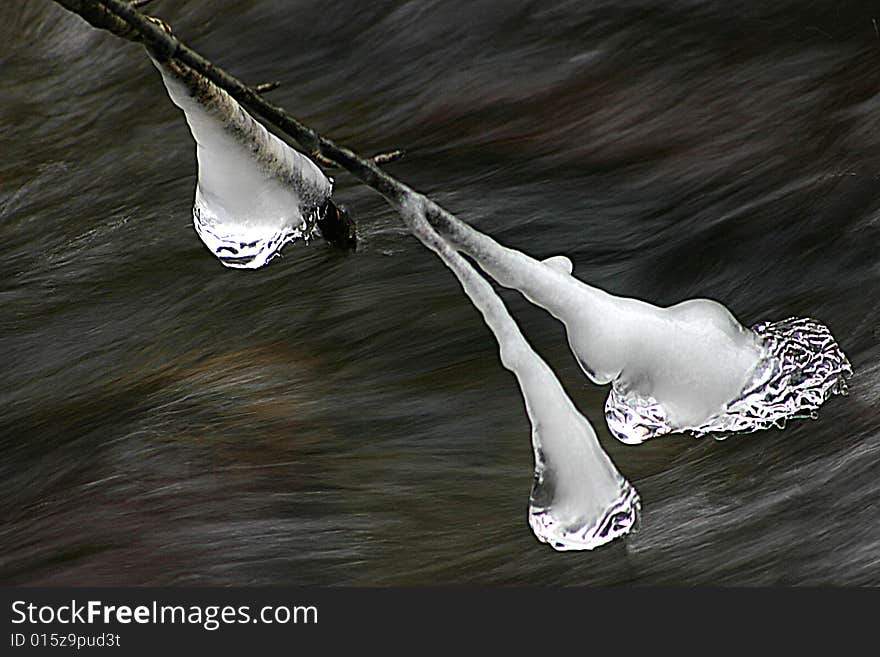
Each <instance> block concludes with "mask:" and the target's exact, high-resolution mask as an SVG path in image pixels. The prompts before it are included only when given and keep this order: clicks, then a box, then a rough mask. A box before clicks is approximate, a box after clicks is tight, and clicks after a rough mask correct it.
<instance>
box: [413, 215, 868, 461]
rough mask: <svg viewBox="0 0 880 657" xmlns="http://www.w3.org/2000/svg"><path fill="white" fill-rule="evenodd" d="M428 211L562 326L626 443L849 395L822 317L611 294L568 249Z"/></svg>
mask: <svg viewBox="0 0 880 657" xmlns="http://www.w3.org/2000/svg"><path fill="white" fill-rule="evenodd" d="M431 209H432V212H431V213H429V215H430V216H431V217H432V221H434V222H436V223H437V224H439V226H438V229H439V230H440V231H441V232H442V233H443V234H444V235H446V236H447V237H448V238H449V239H450V240H451V241H452V243H453V246H455V247H456V248H458V249H460V250H461V251H463V252H465V253H467V254H468V255H470V256H471V257H473V258H474V260H476V262H477V263H478V264H479V265H480V267H481V268H483V269H484V270H485V271H486V272H487V273H488V274H489V275H490V276H492V277H493V278H494V279H495V280H496V281H498V283H500V284H501V285H503V286H505V287H510V288H514V289H517V290H519V291H520V292H522V294H524V295H525V296H526V297H527V298H528V299H529V300H530V301H532V302H533V303H535V304H536V305H538V306H541V307H542V308H544V309H546V310H548V311H549V312H550V313H551V314H552V315H553V316H555V317H556V318H557V319H559V320H560V321H562V322H563V324H565V327H566V331H567V333H568V340H569V344H570V346H571V349H572V351H573V353H574V355H575V357H576V358H577V360H578V362H579V363H580V366H581V368H582V369H583V371H584V372H585V373H586V374H587V376H588V377H589V378H590V379H591V380H592V381H593V382H594V383H597V384H606V383H611V384H612V389H611V392H610V394H609V396H608V400H607V403H606V407H605V411H606V419H607V421H608V426H609V428H610V429H611V431H612V433H613V434H614V435H615V436H616V437H617V438H618V439H619V440H621V441H623V442H625V443H629V444H636V443H640V442H643V441H645V440H647V439H649V438H653V437H656V436H659V435H663V434H666V433H670V432H673V431H689V432H692V433H694V434H695V435H704V434H707V433H721V434H725V433H731V432H747V431H757V430H759V429H765V428H768V427H771V426H783V425H784V423H785V420H786V419H788V418H793V417H805V416H807V417H812V416H813V415H814V414H815V411H816V410H817V409H818V408H819V406H820V405H821V404H822V403H824V401H825V400H827V399H828V397H829V396H831V395H832V394H835V393H837V394H844V393H845V391H846V379H847V378H848V377H849V376H851V375H852V369H851V367H850V364H849V362H848V361H847V359H846V356H845V355H844V354H843V352H842V351H841V350H840V348H839V346H838V345H837V343H836V342H835V341H834V338H833V337H832V336H831V333H830V332H829V331H828V329H827V327H825V326H823V325H822V324H820V323H818V322H816V321H814V320H811V319H802V320H786V322H780V323H776V324H761V325H758V326H756V327H755V328H754V329H753V330H750V329H747V328H745V327H744V326H742V325H741V324H740V323H739V322H738V321H737V320H736V318H735V317H734V316H733V315H732V314H731V313H730V311H729V310H727V308H725V307H724V306H723V305H721V304H720V303H718V302H717V301H712V300H709V299H692V300H689V301H684V302H682V303H679V304H677V305H674V306H671V307H668V308H660V307H657V306H653V305H651V304H649V303H646V302H644V301H640V300H638V299H631V298H625V297H615V296H613V295H611V294H608V293H607V292H604V291H603V290H600V289H598V288H595V287H592V286H590V285H587V284H586V283H584V282H583V281H581V280H579V279H577V278H575V277H574V276H572V275H571V271H572V269H571V263H570V261H567V259H566V258H564V257H563V256H555V257H553V258H550V259H548V260H547V261H544V262H539V261H537V260H535V259H533V258H531V257H529V256H527V255H526V254H524V253H521V252H519V251H516V250H513V249H509V248H506V247H504V246H501V245H500V244H498V243H497V242H496V241H495V240H493V239H492V238H490V237H488V236H486V235H484V234H482V233H480V232H479V231H477V230H475V229H473V228H471V227H470V226H468V225H467V224H465V223H463V222H461V221H460V220H458V219H457V218H455V217H454V216H453V215H450V214H449V213H447V212H445V211H443V210H441V209H440V208H438V207H437V206H433V207H432V208H431Z"/></svg>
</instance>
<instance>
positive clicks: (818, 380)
mask: <svg viewBox="0 0 880 657" xmlns="http://www.w3.org/2000/svg"><path fill="white" fill-rule="evenodd" d="M752 330H753V331H754V332H755V334H756V335H757V336H758V337H759V338H760V339H761V340H762V341H763V346H764V353H763V357H762V359H761V361H760V363H759V364H758V367H757V368H756V370H755V372H754V374H753V376H752V377H751V379H750V381H749V382H748V383H747V384H746V386H745V387H744V388H743V390H742V391H741V393H740V394H739V395H738V396H737V397H736V399H734V400H732V401H731V402H729V403H727V404H725V405H724V407H723V408H722V409H721V411H720V412H719V413H717V414H715V415H713V416H712V417H711V418H709V419H708V420H706V421H705V422H703V423H701V424H699V425H696V426H677V425H675V424H673V423H672V422H670V421H669V418H668V417H667V416H666V413H665V411H664V409H663V407H662V405H661V404H659V403H658V402H657V400H656V399H653V398H651V397H643V396H640V395H627V394H625V393H621V392H619V391H618V390H617V388H616V387H612V390H611V393H610V394H609V395H608V399H607V401H606V403H605V418H606V420H607V422H608V427H609V429H611V433H612V434H614V435H615V436H616V437H617V438H618V439H619V440H621V441H623V442H625V443H630V444H637V443H641V442H644V441H645V440H648V439H650V438H656V437H657V436H662V435H664V434H667V433H671V432H673V431H685V432H688V433H691V434H693V435H694V436H697V437H700V436H704V435H706V434H715V436H716V438H724V437H726V436H728V435H730V434H734V433H749V432H753V431H759V430H762V429H770V428H778V429H782V428H784V427H785V424H786V422H787V421H788V420H790V419H795V418H814V419H815V418H816V417H817V411H818V410H819V407H820V406H821V405H822V404H823V403H825V401H827V400H828V398H829V397H831V395H834V394H838V395H845V394H846V380H847V379H848V378H849V377H850V376H852V367H851V366H850V363H849V361H848V360H847V358H846V356H845V355H844V353H843V351H841V349H840V347H839V346H838V344H837V342H836V341H835V339H834V337H833V336H832V335H831V332H830V331H829V330H828V327H826V326H824V325H823V324H820V323H818V322H816V321H815V320H812V319H809V318H790V319H786V320H783V321H780V322H762V323H761V324H757V325H755V326H754V327H752Z"/></svg>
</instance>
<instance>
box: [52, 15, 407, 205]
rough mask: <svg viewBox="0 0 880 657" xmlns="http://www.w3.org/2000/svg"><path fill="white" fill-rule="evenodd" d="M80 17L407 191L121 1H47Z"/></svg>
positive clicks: (395, 191) (385, 187)
mask: <svg viewBox="0 0 880 657" xmlns="http://www.w3.org/2000/svg"><path fill="white" fill-rule="evenodd" d="M53 2H56V3H58V4H60V5H61V6H63V7H65V8H66V9H69V10H70V11H72V12H74V13H76V14H78V15H80V16H81V17H83V18H84V19H86V20H87V21H88V22H89V23H90V24H91V25H93V26H94V27H98V28H101V29H105V30H108V31H110V32H112V33H113V34H115V35H116V36H119V37H122V38H123V39H127V40H128V41H133V42H135V43H140V44H142V45H144V46H145V47H146V48H147V49H148V50H149V51H150V53H151V54H152V56H153V57H154V59H157V60H158V61H160V62H162V61H164V60H167V59H172V58H173V59H175V60H177V61H179V62H181V63H183V64H186V65H187V66H189V67H190V68H192V69H193V70H194V71H197V72H198V73H200V74H201V75H204V76H205V77H206V78H207V79H209V80H210V81H211V82H213V83H214V84H216V85H217V86H218V87H220V88H221V89H223V90H224V91H226V92H227V93H228V94H229V95H230V96H232V97H233V98H234V99H235V100H237V101H238V102H239V103H241V104H242V105H244V106H245V107H246V108H248V109H249V110H251V111H253V112H255V113H257V114H259V115H260V116H261V117H262V118H263V119H264V120H265V121H266V122H268V123H271V124H272V125H273V126H275V127H276V128H278V130H280V131H281V132H283V133H284V134H286V135H287V136H288V137H290V138H292V139H294V140H295V141H296V142H297V143H299V144H300V145H301V146H302V147H303V149H304V150H305V151H306V152H309V153H313V152H314V153H319V154H320V155H321V156H322V157H323V158H326V159H327V160H330V161H333V162H335V163H336V164H338V165H339V166H340V167H342V168H343V169H346V170H347V171H349V173H351V174H352V175H353V176H355V177H356V178H357V179H358V180H360V181H361V182H363V183H364V184H366V185H368V186H369V187H372V188H373V189H375V190H376V191H378V192H379V193H380V194H382V195H383V196H385V197H386V198H388V199H390V200H397V199H399V198H401V196H402V195H403V194H406V193H409V192H412V190H410V189H409V188H408V187H406V186H405V185H404V184H403V183H401V182H399V181H398V180H396V179H394V178H392V177H391V176H389V175H388V174H386V173H385V172H384V171H382V169H380V168H379V165H378V164H377V163H376V162H375V161H373V160H371V159H368V158H362V157H360V156H358V155H357V154H356V153H354V152H353V151H351V150H350V149H348V148H344V147H341V146H338V145H337V144H335V143H334V142H332V141H331V140H329V139H327V138H325V137H322V136H321V135H319V134H318V133H317V132H316V131H315V130H313V129H312V128H310V127H308V126H307V125H305V124H303V123H301V122H300V121H298V120H297V119H296V118H294V117H293V116H291V115H290V114H289V113H288V112H287V111H285V110H284V109H283V108H281V107H279V106H278V105H275V104H273V103H271V102H269V101H268V100H266V99H265V98H264V97H263V96H261V95H260V94H259V93H258V92H257V91H256V90H254V88H253V87H250V86H248V85H246V84H245V83H243V82H242V81H241V80H239V79H238V78H236V77H234V76H233V75H230V74H229V73H227V72H226V71H225V70H223V69H222V68H220V67H219V66H216V65H215V64H213V63H212V62H210V61H208V60H207V59H206V58H205V57H203V56H202V55H200V54H199V53H197V52H196V51H195V50H193V49H192V48H190V47H189V46H187V45H186V44H185V43H183V42H181V41H180V40H179V39H178V38H177V37H176V36H175V35H174V34H173V33H171V32H170V31H167V30H166V29H164V28H163V26H162V24H161V21H157V20H156V19H153V18H150V17H148V16H145V15H144V14H143V13H141V12H140V11H138V10H137V9H136V8H134V7H133V6H132V5H130V4H129V3H127V2H123V1H122V0H53Z"/></svg>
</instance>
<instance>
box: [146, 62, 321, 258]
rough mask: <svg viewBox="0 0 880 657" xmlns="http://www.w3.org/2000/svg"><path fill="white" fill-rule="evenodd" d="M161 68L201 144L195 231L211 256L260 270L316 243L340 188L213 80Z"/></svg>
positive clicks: (171, 66) (177, 66) (178, 67)
mask: <svg viewBox="0 0 880 657" xmlns="http://www.w3.org/2000/svg"><path fill="white" fill-rule="evenodd" d="M153 63H154V64H155V65H156V68H158V69H159V72H160V73H161V74H162V80H163V81H164V82H165V87H166V88H167V90H168V94H169V96H171V100H172V101H173V102H174V104H175V105H177V106H178V107H179V108H180V109H182V110H183V112H184V114H185V116H186V121H187V123H188V124H189V128H190V131H191V132H192V135H193V138H194V139H195V141H196V146H197V148H196V154H197V157H198V172H199V175H198V184H197V186H196V195H195V203H194V205H193V223H194V224H195V228H196V232H197V233H198V234H199V237H201V239H202V241H203V242H204V243H205V245H206V246H207V247H208V248H209V249H210V250H211V252H212V253H213V254H214V255H215V256H217V257H218V258H219V259H220V261H221V262H222V263H223V264H224V265H226V266H228V267H238V268H246V269H256V268H258V267H262V266H263V265H265V264H266V263H267V262H268V261H269V260H270V259H272V258H273V257H275V256H276V255H278V254H279V252H280V250H281V248H282V247H283V246H284V245H285V244H287V243H288V242H291V241H293V240H295V239H297V238H303V239H308V238H309V237H310V235H311V233H312V231H313V230H314V227H315V225H316V224H317V222H318V221H320V220H321V218H322V217H323V215H324V214H325V213H326V212H328V206H329V204H330V201H329V199H330V194H331V192H332V191H333V182H332V180H330V179H329V178H327V177H326V176H325V175H324V174H323V173H322V172H321V170H320V169H319V168H318V167H317V165H316V164H315V163H314V162H312V161H311V160H310V159H309V158H307V157H306V156H305V155H303V154H301V153H299V152H298V151H296V150H294V149H293V148H291V147H290V146H288V145H287V144H285V143H284V142H283V141H281V140H280V139H279V138H278V137H276V136H275V135H273V134H272V133H270V132H269V131H268V130H266V128H264V127H263V126H262V125H261V124H260V123H259V122H258V121H257V120H255V119H254V118H253V117H252V116H251V115H250V114H248V113H247V112H246V111H245V110H244V109H243V108H242V107H241V106H240V105H239V104H238V103H237V102H236V101H235V99H233V98H232V97H231V96H230V95H229V94H227V93H226V92H225V91H223V90H222V89H220V88H219V87H217V86H216V85H214V84H213V83H212V82H210V81H209V80H207V79H206V78H204V77H202V76H201V75H199V74H198V73H196V72H194V71H193V70H192V69H190V68H189V67H187V66H185V65H184V64H181V63H179V62H176V61H175V60H168V61H165V62H161V63H160V62H158V61H156V60H155V59H154V60H153Z"/></svg>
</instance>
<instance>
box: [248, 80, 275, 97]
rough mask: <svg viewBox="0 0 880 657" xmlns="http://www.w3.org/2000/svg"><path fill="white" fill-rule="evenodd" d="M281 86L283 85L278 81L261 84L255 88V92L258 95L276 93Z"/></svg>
mask: <svg viewBox="0 0 880 657" xmlns="http://www.w3.org/2000/svg"><path fill="white" fill-rule="evenodd" d="M280 86H281V83H280V82H278V81H275V82H261V83H260V84H258V85H255V86H254V91H256V92H257V93H258V94H265V93H268V92H270V91H275V90H276V89H277V88H278V87H280Z"/></svg>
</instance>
